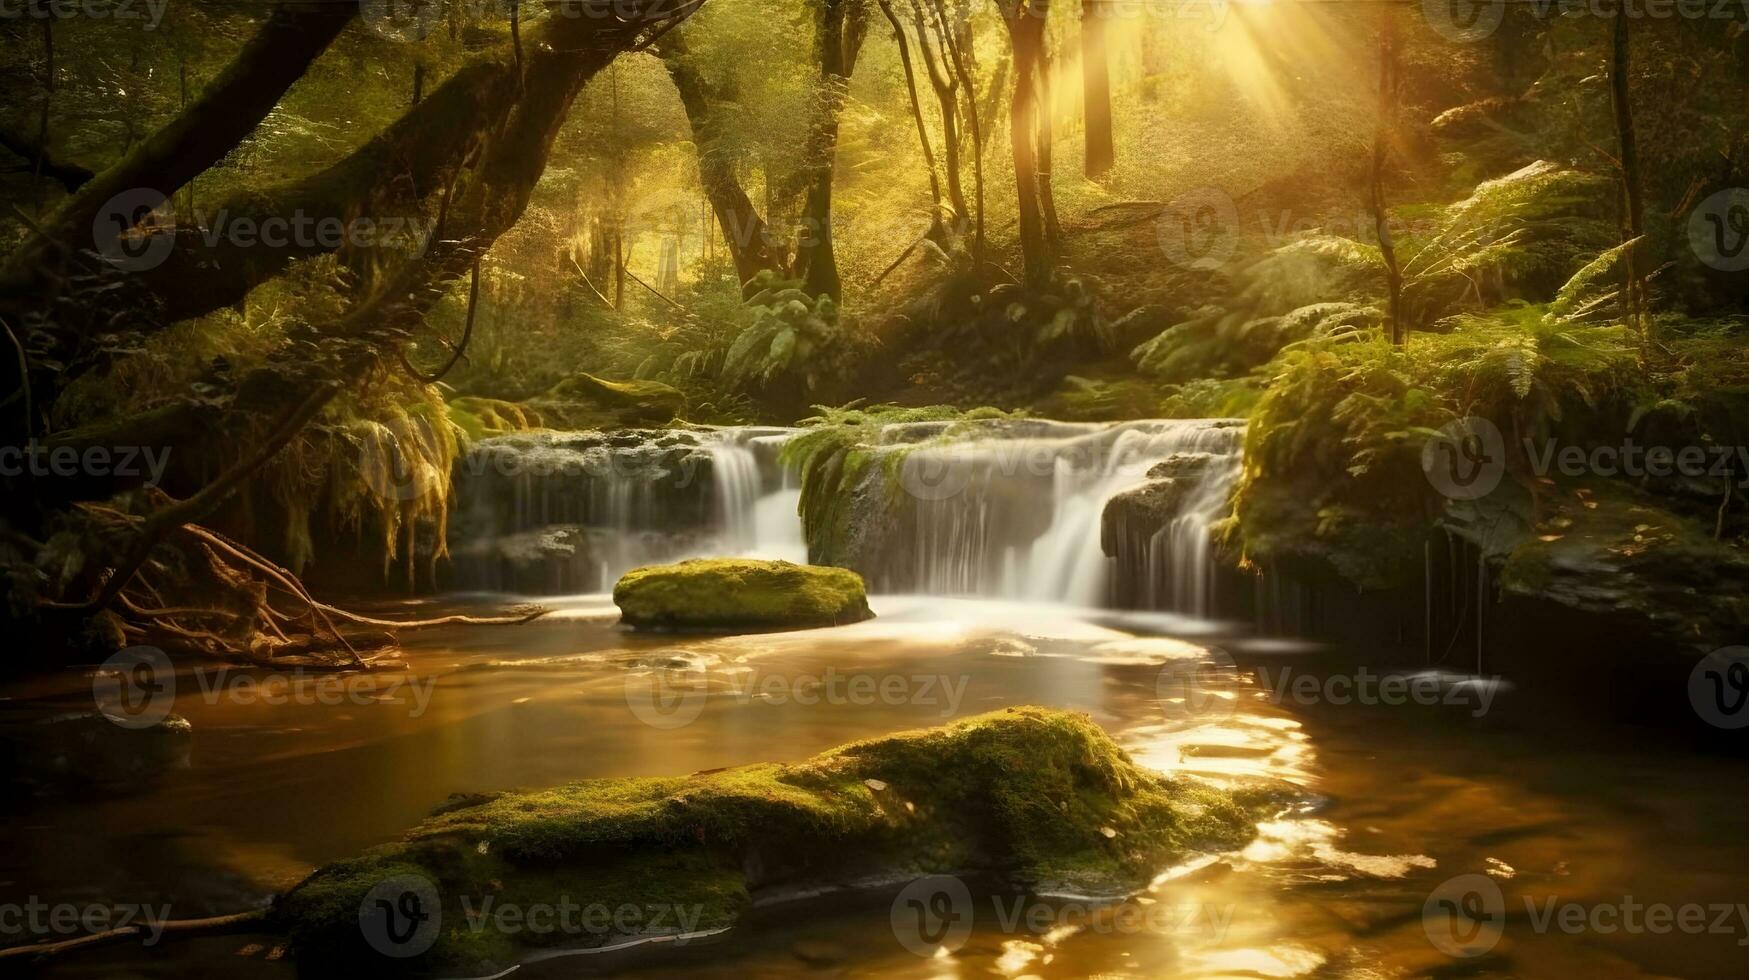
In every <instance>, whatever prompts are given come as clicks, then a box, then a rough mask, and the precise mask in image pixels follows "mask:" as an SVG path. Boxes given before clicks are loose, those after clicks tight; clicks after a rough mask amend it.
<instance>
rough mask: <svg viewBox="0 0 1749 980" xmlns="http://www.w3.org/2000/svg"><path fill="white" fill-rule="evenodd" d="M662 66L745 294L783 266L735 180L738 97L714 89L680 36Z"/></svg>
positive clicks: (665, 46) (670, 40) (664, 51)
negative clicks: (733, 116) (732, 145)
mask: <svg viewBox="0 0 1749 980" xmlns="http://www.w3.org/2000/svg"><path fill="white" fill-rule="evenodd" d="M657 51H658V52H659V53H660V54H661V56H662V64H663V66H664V67H666V68H667V69H668V77H669V78H671V79H673V81H674V89H675V91H676V92H678V93H679V95H680V105H681V107H682V108H683V109H685V111H686V121H687V124H688V125H689V126H690V127H691V128H692V143H693V146H694V147H696V148H697V151H698V179H699V183H700V184H701V185H703V188H704V193H705V198H706V199H707V200H708V201H710V206H711V211H712V213H714V214H715V215H716V219H717V224H718V225H719V226H720V227H721V228H722V230H723V239H724V240H725V241H726V242H727V243H728V246H729V257H730V258H731V259H732V260H733V261H734V263H735V276H736V277H737V278H738V279H740V280H741V285H742V287H743V288H745V287H746V286H747V284H749V283H751V282H752V281H753V278H754V277H755V276H757V275H759V273H760V272H762V271H764V270H766V269H779V268H781V267H782V265H783V263H782V261H781V260H780V258H779V256H778V254H777V253H776V251H775V250H774V248H773V244H774V243H773V239H772V235H771V229H770V228H769V227H768V226H767V225H766V223H765V219H764V218H762V217H760V214H759V209H758V207H756V206H755V205H754V204H753V199H752V198H750V197H748V196H747V191H746V190H745V189H744V188H743V187H742V186H741V181H740V178H738V177H737V176H735V160H734V156H733V154H731V153H730V152H729V150H728V148H727V147H728V144H729V141H728V138H727V133H726V132H725V127H726V126H727V125H728V122H729V120H728V118H727V117H726V116H725V115H724V112H723V108H722V107H723V106H725V105H728V104H731V103H733V102H734V101H735V93H734V92H724V91H721V90H717V89H713V88H712V87H711V86H710V84H709V83H707V82H706V81H705V78H704V76H703V74H702V73H700V72H699V70H698V68H697V67H696V66H695V65H694V64H693V62H692V59H691V58H689V57H688V56H687V55H688V52H687V48H686V44H685V40H684V39H683V38H682V37H681V36H680V32H678V31H675V32H673V33H671V34H669V35H668V36H667V37H665V38H663V39H662V42H661V43H660V44H659V45H657Z"/></svg>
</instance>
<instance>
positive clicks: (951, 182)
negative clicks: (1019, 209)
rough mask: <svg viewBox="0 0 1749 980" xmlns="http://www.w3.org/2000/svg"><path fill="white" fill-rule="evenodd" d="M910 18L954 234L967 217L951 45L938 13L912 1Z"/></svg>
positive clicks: (956, 83) (955, 77)
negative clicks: (934, 119) (937, 134)
mask: <svg viewBox="0 0 1749 980" xmlns="http://www.w3.org/2000/svg"><path fill="white" fill-rule="evenodd" d="M911 15H912V19H913V21H914V22H915V23H916V25H917V44H918V48H919V50H921V51H922V53H923V63H924V65H925V66H926V67H927V68H928V69H929V84H930V87H931V88H933V89H934V90H935V101H936V105H937V106H938V108H939V110H940V113H941V141H942V144H943V151H942V152H943V154H944V156H945V158H946V164H947V200H948V203H949V204H950V205H952V206H953V212H954V226H955V229H956V230H963V229H964V228H965V224H966V219H967V215H968V214H969V211H968V209H967V208H966V192H965V187H964V185H963V184H961V182H960V128H959V89H960V80H959V75H958V74H957V73H955V72H954V70H953V66H952V65H951V64H949V58H950V57H951V55H950V54H949V52H948V44H949V43H950V41H949V38H948V34H947V30H946V24H945V23H944V21H943V19H942V18H941V17H940V15H939V11H937V16H936V17H933V18H931V17H929V16H927V15H926V14H925V13H924V10H923V4H922V0H911Z"/></svg>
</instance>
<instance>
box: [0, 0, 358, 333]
mask: <svg viewBox="0 0 1749 980" xmlns="http://www.w3.org/2000/svg"><path fill="white" fill-rule="evenodd" d="M357 12H358V7H357V6H356V5H355V4H350V3H323V2H320V0H307V2H306V0H295V2H286V3H282V4H280V5H279V6H277V7H275V8H274V11H273V13H272V14H271V15H269V16H268V19H267V23H265V24H263V25H262V27H261V30H259V31H257V32H256V34H255V36H254V37H252V38H251V39H250V40H249V42H248V43H247V44H245V45H244V46H243V49H242V50H241V51H239V52H238V53H237V57H236V58H234V59H232V61H231V63H230V65H229V66H228V67H226V69H225V70H224V71H223V72H221V73H220V74H219V76H218V77H217V78H216V79H214V80H213V82H212V84H211V85H208V86H207V88H206V90H205V91H203V92H202V93H201V94H200V97H199V98H198V99H196V100H195V101H194V102H193V104H191V105H189V106H188V107H187V108H186V109H185V110H184V111H182V112H180V113H178V114H177V116H176V118H175V119H173V120H171V121H170V123H168V124H167V125H165V126H164V127H163V128H161V129H159V130H158V131H157V132H156V133H153V134H152V136H151V137H150V138H148V139H147V140H145V141H144V142H143V143H141V144H140V145H139V146H138V147H136V148H135V149H134V151H133V152H132V153H130V154H128V156H127V157H126V158H125V159H123V160H122V161H121V162H119V163H117V164H116V165H115V166H113V167H110V168H109V169H108V170H105V171H103V172H102V173H100V174H98V175H97V176H95V177H93V178H92V179H91V180H89V181H87V182H86V183H84V184H83V185H82V186H81V187H80V188H79V192H78V193H77V194H74V195H73V196H71V197H69V198H68V199H67V200H66V201H64V202H62V203H61V205H60V206H59V207H58V208H56V209H55V212H54V214H52V215H50V216H49V217H48V218H47V219H46V220H44V221H43V223H42V224H43V231H44V233H45V234H44V235H40V236H33V237H31V238H29V239H27V240H26V243H25V244H24V245H23V246H21V247H19V248H18V249H17V250H15V251H14V252H13V253H12V255H10V256H9V257H8V258H7V260H6V262H5V265H4V266H3V267H0V300H3V301H4V302H5V303H6V304H7V305H13V304H19V303H22V304H25V305H32V304H36V303H40V302H41V301H42V300H43V298H44V295H45V291H46V290H48V289H51V288H53V284H54V282H55V281H57V280H58V278H59V275H58V273H59V269H60V266H61V265H62V264H63V262H64V261H65V256H66V255H69V254H71V253H72V252H73V251H76V250H80V249H89V248H95V249H96V250H97V251H98V252H103V251H104V250H105V249H106V248H108V247H109V246H110V245H111V243H112V242H113V241H114V237H115V236H116V235H118V234H120V232H121V231H122V230H125V229H119V228H115V227H112V225H113V223H111V222H105V223H104V224H103V226H101V227H98V225H97V222H98V219H99V217H100V216H103V214H104V209H105V208H107V207H112V206H113V205H112V201H113V199H115V198H116V196H117V195H120V194H123V193H124V192H132V191H146V192H149V193H152V194H156V195H157V196H158V197H159V198H160V199H162V198H168V197H169V196H170V195H172V194H174V193H175V192H176V191H177V190H178V189H179V188H181V187H182V186H183V185H184V184H186V183H187V182H188V181H190V180H192V179H194V177H195V176H196V175H197V174H199V173H200V172H201V171H204V170H206V169H207V168H209V167H211V166H212V165H213V164H215V163H217V162H218V161H219V160H220V159H221V158H223V157H224V155H225V154H227V153H229V152H230V151H231V150H232V148H234V147H235V146H236V145H237V144H238V143H240V142H242V141H243V139H244V137H246V136H248V135H249V134H250V133H251V132H253V131H254V129H255V127H256V125H257V124H258V123H260V122H261V120H262V119H263V118H264V117H266V115H267V114H268V113H269V112H271V111H272V110H273V107H274V106H275V105H277V104H278V103H279V100H280V97H281V96H283V95H284V94H285V92H286V90H287V89H289V88H290V87H291V85H292V83H293V82H296V81H297V80H298V79H299V78H302V77H303V74H304V71H305V70H306V69H307V68H309V66H310V63H311V62H312V61H314V60H315V58H316V56H317V55H319V54H321V53H322V52H323V51H324V50H326V49H327V47H328V45H329V44H330V43H331V42H332V41H333V40H334V38H335V37H336V36H337V35H338V34H339V33H340V31H341V29H342V28H344V27H345V26H346V25H347V24H348V23H350V22H351V20H352V18H353V16H354V15H356V14H357ZM94 228H96V229H97V230H98V231H99V232H100V234H99V235H98V236H97V239H96V240H93V231H94ZM56 252H61V253H63V254H61V255H57V254H55V253H56ZM197 285H198V284H197ZM231 301H232V298H231V297H227V298H226V299H225V300H224V301H222V302H219V303H217V304H215V305H213V306H211V307H209V309H218V308H219V307H222V306H225V305H228V304H229V303H230V302H231Z"/></svg>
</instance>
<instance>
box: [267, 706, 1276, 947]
mask: <svg viewBox="0 0 1749 980" xmlns="http://www.w3.org/2000/svg"><path fill="white" fill-rule="evenodd" d="M871 781H878V782H880V783H881V784H883V785H884V787H885V788H884V789H882V790H880V791H876V790H873V789H871V788H870V787H869V782H871ZM1273 805H1274V795H1273V791H1268V790H1262V789H1248V790H1239V791H1231V792H1230V791H1226V790H1218V789H1214V788H1211V787H1208V786H1205V785H1202V784H1197V783H1192V782H1190V781H1188V780H1173V779H1168V778H1166V777H1164V776H1161V775H1159V774H1158V773H1155V772H1153V771H1151V770H1148V769H1144V768H1142V767H1140V766H1138V765H1136V764H1135V763H1134V762H1132V761H1131V760H1130V758H1129V757H1128V756H1127V755H1126V754H1125V753H1124V752H1123V751H1122V750H1121V749H1120V748H1118V746H1117V745H1116V743H1114V742H1113V741H1112V740H1111V738H1110V737H1109V736H1107V735H1106V734H1105V733H1104V732H1103V731H1102V730H1100V728H1099V727H1098V726H1097V725H1095V724H1094V723H1093V722H1092V721H1091V720H1090V719H1089V718H1088V717H1087V716H1086V715H1082V714H1076V713H1071V712H1064V711H1054V710H1046V709H1042V708H1012V709H1009V710H1006V711H1001V712H996V713H993V714H988V715H981V716H978V717H975V718H970V719H966V720H964V721H961V722H959V723H957V724H954V725H950V726H947V727H944V728H934V729H928V730H923V731H916V732H908V733H902V734H898V735H892V736H887V737H883V738H876V739H871V740H868V741H862V742H855V743H852V744H850V745H847V746H843V747H841V748H838V749H835V750H832V751H830V752H827V753H825V754H823V755H819V756H816V757H814V758H813V759H809V760H807V761H805V762H801V763H796V764H791V765H778V764H761V765H751V766H740V767H736V768H732V769H722V770H715V771H710V772H704V773H697V774H694V775H692V776H680V777H652V778H642V779H597V780H588V781H584V782H580V783H574V784H571V785H568V786H561V787H558V788H555V789H550V790H544V791H538V792H532V793H513V794H506V795H504V796H501V797H497V798H494V799H490V800H488V801H485V802H482V803H480V804H479V805H476V806H465V807H462V808H460V809H455V810H451V811H449V812H445V813H443V814H441V815H439V816H435V817H433V818H431V819H429V820H427V821H426V822H425V823H423V824H421V825H420V826H418V827H416V828H414V829H413V830H412V831H411V832H409V833H408V834H407V835H406V837H405V838H403V839H402V840H401V841H399V842H396V843H393V844H389V845H386V846H383V847H379V848H376V849H374V850H372V851H370V852H368V853H366V854H365V855H363V856H362V857H359V858H357V859H355V860H351V861H343V862H340V863H338V864H333V865H330V866H328V867H326V868H323V869H321V870H320V871H318V872H316V873H315V874H314V875H312V876H311V877H310V878H308V879H306V880H305V881H304V882H303V883H302V884H300V885H298V886H297V887H296V888H294V889H292V890H291V891H290V892H289V893H287V894H286V895H284V896H283V897H281V898H280V899H279V900H278V902H277V903H276V904H275V906H274V909H273V912H272V916H273V919H274V921H275V922H276V923H277V924H278V925H279V926H280V927H281V928H282V929H284V930H285V931H286V933H287V934H288V936H289V938H290V941H291V947H292V950H293V952H294V953H295V955H296V956H297V958H298V962H299V967H300V972H303V973H306V974H314V973H317V972H319V971H322V970H326V969H336V968H347V969H349V970H352V971H356V970H357V969H358V968H359V965H360V964H361V963H364V962H369V963H370V965H371V968H372V969H373V970H375V971H378V972H382V971H388V972H403V973H408V974H419V975H432V974H444V975H476V974H490V973H495V972H497V971H500V970H503V969H506V968H508V967H510V966H511V965H513V964H515V963H516V962H518V961H520V960H523V959H525V958H527V957H529V956H530V955H532V954H534V953H536V952H537V951H539V950H540V949H542V948H556V947H566V948H599V947H603V946H612V945H617V944H619V943H621V942H623V941H626V940H628V939H629V938H630V937H631V936H632V935H637V936H639V937H644V938H647V937H650V936H652V935H654V936H662V935H667V936H670V937H672V936H674V935H675V934H678V933H682V932H689V933H699V932H709V931H712V930H720V929H724V928H727V927H730V926H732V925H734V924H735V922H736V921H737V920H738V918H739V917H740V916H741V914H742V913H743V912H744V911H746V910H747V909H748V908H749V906H750V905H752V903H753V902H755V901H756V900H759V899H760V898H761V897H762V896H770V895H774V894H818V893H819V892H820V891H821V890H831V889H843V888H855V887H858V886H862V885H866V884H868V883H870V882H875V881H885V882H892V881H895V880H903V879H905V878H907V877H912V876H918V875H924V874H976V875H990V876H995V877H997V878H999V879H1005V880H1006V881H1007V882H1009V883H1011V884H1014V885H1017V886H1021V887H1030V888H1062V889H1073V890H1075V891H1077V892H1079V893H1083V894H1094V893H1116V892H1121V891H1126V890H1133V889H1136V888H1139V887H1142V886H1144V885H1146V884H1147V882H1148V881H1149V880H1150V879H1151V878H1152V877H1153V875H1155V874H1156V873H1158V872H1159V871H1160V870H1161V869H1163V868H1165V867H1168V866H1170V865H1171V864H1172V863H1173V862H1174V861H1177V860H1179V859H1181V858H1182V856H1183V855H1184V853H1185V852H1186V851H1190V850H1208V849H1220V850H1226V849H1231V848H1235V847H1238V846H1240V845H1242V844H1243V843H1244V842H1245V841H1247V840H1249V839H1250V838H1251V836H1252V835H1253V833H1254V828H1255V822H1256V821H1257V820H1258V819H1260V818H1262V817H1263V816H1264V815H1265V812H1266V810H1267V809H1268V808H1269V807H1271V806H1273ZM409 890H410V891H411V892H412V893H415V894H420V895H422V896H423V899H422V901H423V902H425V903H429V904H424V905H421V906H420V907H418V908H414V907H413V904H414V903H408V902H405V901H402V898H403V897H404V895H405V894H407V893H408V891H409ZM384 896H387V897H386V898H384ZM377 898H384V902H385V906H384V907H386V908H392V909H398V910H399V911H400V912H402V913H406V914H407V915H409V916H411V915H413V914H414V913H417V914H418V915H422V916H424V918H421V919H414V918H407V919H406V920H405V921H404V922H403V923H402V924H403V925H417V926H418V929H416V930H409V931H407V932H405V933H403V934H404V935H412V936H413V938H415V939H416V940H417V941H418V943H419V946H420V947H422V948H420V949H418V950H416V951H414V950H413V946H412V944H411V943H409V944H408V945H407V946H406V947H403V948H400V949H397V950H396V953H397V956H398V958H394V959H390V958H387V957H385V956H382V955H379V952H380V951H379V952H373V949H372V946H371V945H367V939H366V937H365V936H364V935H363V932H362V930H361V928H360V916H361V906H362V907H366V908H367V909H368V907H369V904H370V902H372V901H373V900H375V899H377ZM397 903H398V904H397ZM537 906H538V907H542V908H547V909H553V908H558V909H561V910H562V909H565V908H572V909H574V910H578V911H574V912H573V914H572V916H571V918H570V920H569V921H570V923H571V925H572V928H570V929H565V928H552V929H545V930H535V929H530V928H519V929H514V930H511V929H503V928H498V927H497V923H496V922H495V921H493V920H492V918H491V915H492V913H491V912H490V910H491V909H492V908H494V907H498V908H516V909H517V910H518V911H519V915H520V912H521V910H526V909H529V908H532V907H537ZM600 908H605V909H609V910H621V909H634V910H637V912H638V914H637V915H635V916H627V917H626V918H624V919H622V920H620V921H618V922H615V921H612V920H606V921H604V920H603V919H601V918H598V917H597V918H592V917H591V916H590V914H589V910H591V909H600ZM482 910H485V911H484V913H482ZM656 910H669V911H668V914H666V915H664V916H663V917H662V920H661V921H660V922H658V921H656V919H657V912H656ZM673 910H682V911H683V912H684V914H676V913H675V912H674V911H673ZM530 921H532V920H530ZM553 921H554V922H558V921H560V919H559V917H554V919H553ZM518 922H519V923H521V919H520V918H519V919H518ZM409 951H413V955H406V954H407V953H408V952H409ZM808 958H810V959H816V958H817V959H824V958H826V957H823V956H819V957H816V956H813V955H812V954H810V955H809V957H808Z"/></svg>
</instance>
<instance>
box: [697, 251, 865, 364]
mask: <svg viewBox="0 0 1749 980" xmlns="http://www.w3.org/2000/svg"><path fill="white" fill-rule="evenodd" d="M749 288H750V289H751V290H752V291H753V296H752V298H751V299H749V300H748V301H747V308H748V310H749V311H750V312H751V314H752V322H751V323H749V324H748V325H747V326H745V327H744V328H742V330H741V332H740V334H739V335H737V336H736V337H735V341H734V343H732V344H730V345H729V349H728V352H727V353H726V354H725V355H724V357H723V375H724V377H725V378H727V379H728V381H729V382H730V383H731V384H733V385H736V386H738V387H742V388H764V387H767V386H773V385H789V386H795V387H799V388H800V390H801V391H803V392H804V393H806V394H813V393H814V392H816V391H819V390H821V389H822V388H823V387H825V386H826V385H828V384H830V383H832V382H834V381H836V380H837V378H838V376H839V375H840V374H841V372H842V371H843V370H844V369H845V368H846V367H847V366H848V365H847V363H846V355H848V354H849V353H850V350H849V348H850V347H851V344H850V341H849V338H848V337H847V336H846V335H845V333H844V331H843V330H842V329H841V328H840V325H839V322H838V304H836V303H834V302H833V301H832V297H830V296H817V297H816V296H809V295H808V294H807V293H806V292H803V291H802V288H801V281H800V280H796V279H782V278H780V277H778V275H777V274H776V273H773V272H771V271H770V270H769V269H768V270H765V271H763V272H761V273H760V274H759V275H758V276H757V277H756V278H755V279H754V280H753V282H752V284H751V286H750V287H749Z"/></svg>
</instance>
